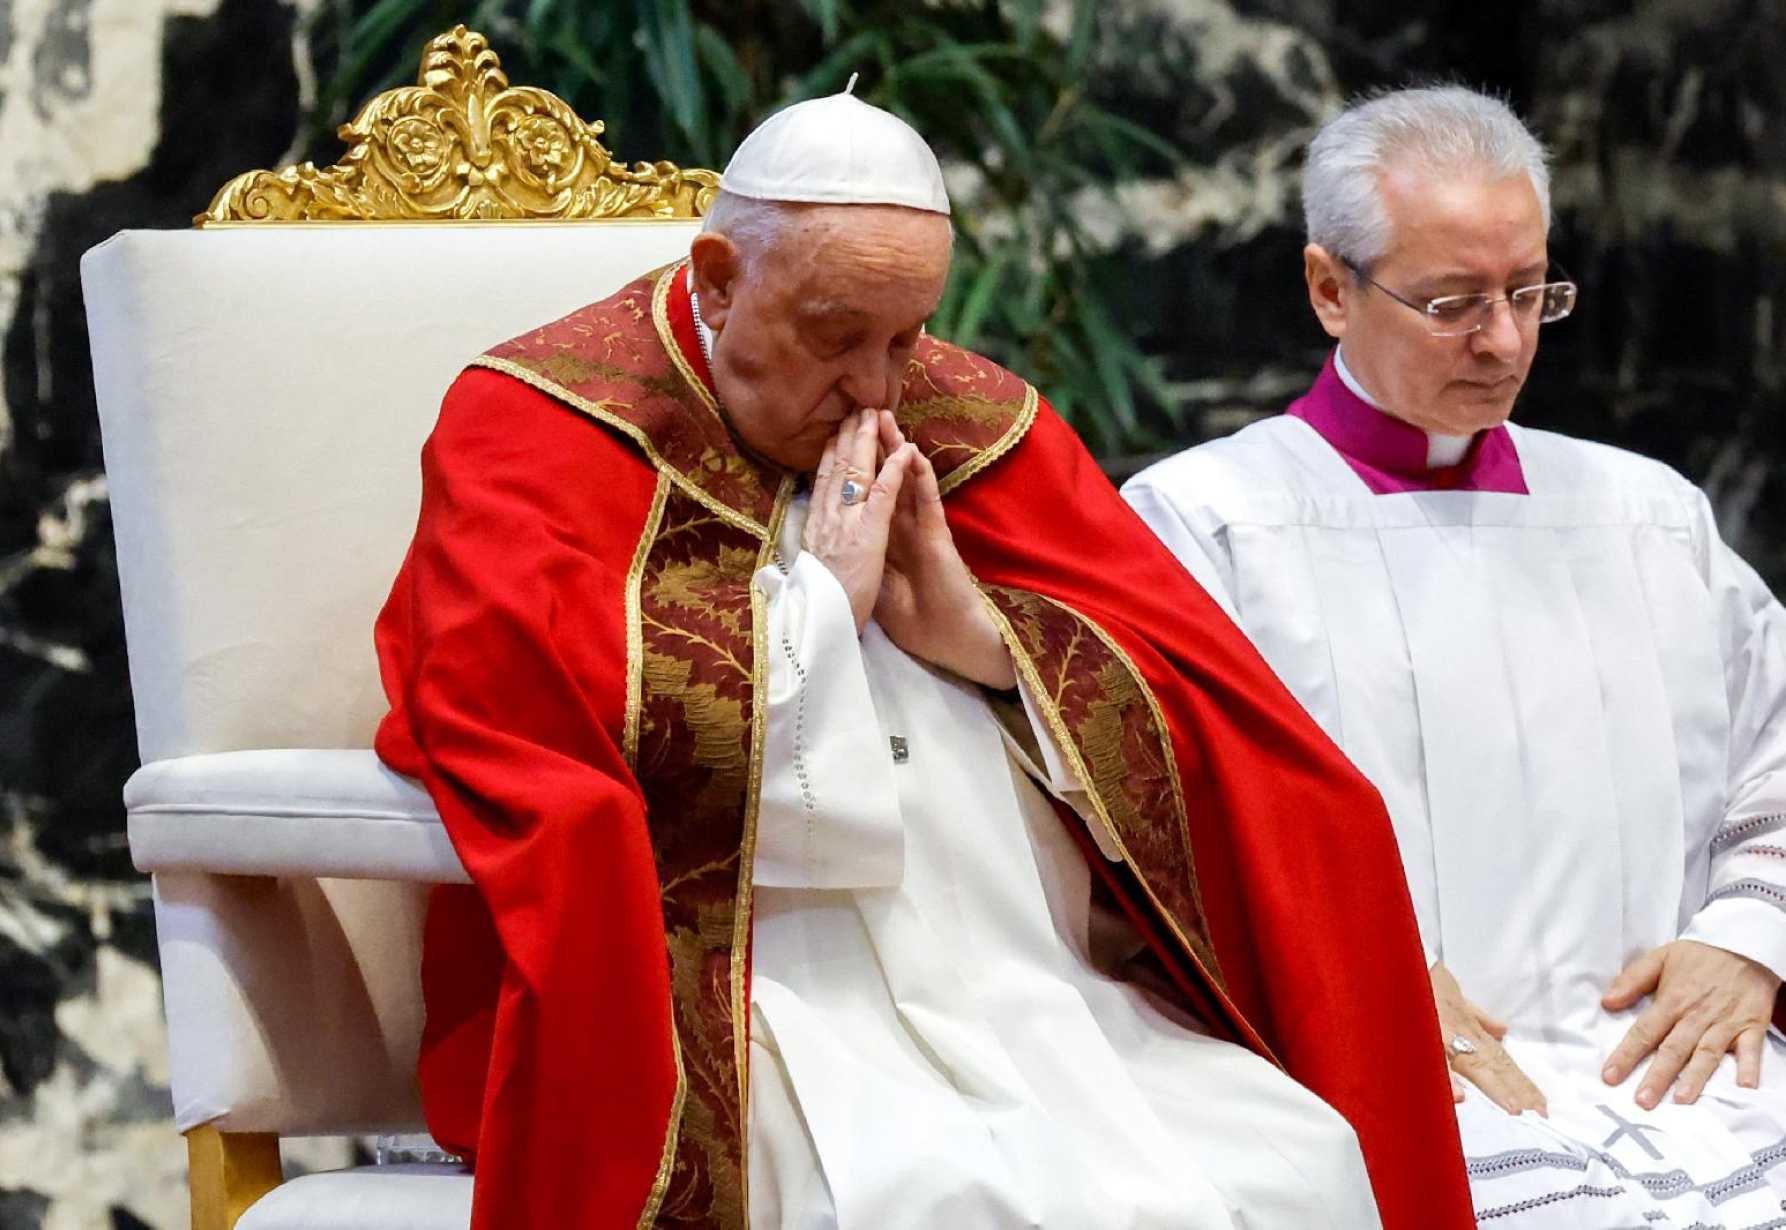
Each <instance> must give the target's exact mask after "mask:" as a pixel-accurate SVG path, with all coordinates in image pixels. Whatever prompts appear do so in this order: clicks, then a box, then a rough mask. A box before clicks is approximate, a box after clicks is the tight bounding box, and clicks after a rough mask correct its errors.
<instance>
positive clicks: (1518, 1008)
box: [1124, 416, 1786, 1230]
mask: <svg viewBox="0 0 1786 1230" xmlns="http://www.w3.org/2000/svg"><path fill="white" fill-rule="evenodd" d="M1509 432H1510V433H1511V436H1512V440H1513V443H1514V446H1515V448H1516V449H1517V451H1518V454H1519V458H1520V462H1521V464H1522V467H1523V470H1524V474H1525V480H1526V485H1527V487H1528V489H1529V491H1530V494H1527V495H1518V494H1506V493H1489V492H1463V491H1432V492H1413V493H1402V494H1392V495H1376V494H1373V493H1372V492H1371V491H1370V490H1369V489H1368V488H1367V487H1366V485H1365V484H1364V482H1363V481H1362V480H1361V479H1360V478H1359V477H1358V476H1357V475H1356V474H1355V473H1354V472H1353V470H1352V469H1351V467H1350V466H1349V465H1348V464H1347V462H1346V461H1345V459H1344V458H1343V457H1341V455H1340V454H1339V453H1338V452H1336V451H1335V450H1334V449H1333V448H1332V447H1330V446H1329V444H1328V443H1327V442H1326V441H1325V440H1323V439H1322V438H1321V436H1320V435H1319V434H1318V433H1317V432H1316V431H1315V430H1314V428H1312V427H1311V426H1309V425H1308V424H1307V423H1306V422H1304V421H1302V420H1301V419H1298V418H1293V417H1289V416H1280V417H1277V418H1273V419H1269V420H1266V421H1263V422H1260V423H1257V424H1254V425H1252V426H1250V427H1248V428H1246V429H1244V430H1242V431H1240V432H1238V433H1236V434H1235V435H1233V436H1231V437H1228V438H1226V439H1223V440H1218V441H1214V442H1211V443H1209V444H1205V445H1202V446H1200V447H1198V448H1194V449H1191V450H1189V451H1188V452H1186V453H1182V454H1180V455H1178V456H1176V457H1173V458H1171V459H1169V460H1167V461H1164V462H1161V463H1159V464H1158V465H1155V466H1153V467H1150V468H1149V469H1147V470H1146V471H1144V472H1142V473H1141V474H1140V475H1138V476H1136V478H1134V479H1133V480H1131V481H1130V482H1129V484H1128V485H1127V486H1126V487H1125V488H1124V495H1125V496H1126V497H1127V498H1128V499H1129V501H1130V503H1131V504H1133V505H1134V507H1135V508H1136V510H1137V511H1138V512H1139V513H1140V514H1141V516H1142V517H1143V519H1144V520H1146V521H1147V522H1148V524H1149V525H1150V526H1152V528H1153V529H1154V531H1155V532H1156V533H1158V534H1159V535H1160V537H1161V538H1162V539H1164V541H1165V542H1166V543H1167V545H1168V546H1170V547H1171V548H1172V550H1173V551H1174V552H1175V553H1176V554H1177V555H1178V557H1179V558H1180V559H1181V560H1182V561H1184V563H1185V564H1186V566H1187V567H1188V568H1189V569H1190V571H1191V572H1192V574H1193V575H1195V576H1196V578H1197V579H1198V580H1199V581H1200V582H1201V583H1202V584H1203V586H1204V587H1205V588H1206V589H1208V590H1209V592H1210V593H1211V594H1212V595H1214V596H1215V597H1216V598H1217V599H1218V600H1219V601H1220V602H1221V603H1222V605H1223V606H1224V607H1225V608H1226V609H1227V610H1228V612H1229V613H1230V614H1231V615H1232V616H1233V617H1234V618H1235V620H1236V622H1237V623H1238V624H1239V625H1240V626H1241V628H1243V629H1244V630H1245V631H1246V633H1247V634H1248V636H1249V637H1250V638H1251V639H1252V641H1253V643H1254V644H1255V645H1257V646H1258V647H1259V649H1260V651H1261V653H1262V654H1263V655H1264V657H1265V659H1266V660H1267V661H1268V662H1269V663H1270V664H1271V666H1272V667H1273V668H1274V669H1275V670H1276V671H1277V673H1278V675H1279V676H1280V677H1281V678H1282V679H1283V680H1284V682H1285V683H1286V684H1287V685H1288V686H1289V688H1290V689H1291V691H1292V692H1294V693H1295V694H1296V696H1297V697H1298V699H1300V700H1301V701H1302V703H1303V705H1304V706H1305V707H1306V708H1307V709H1308V711H1309V712H1310V714H1311V715H1313V717H1314V718H1315V719H1316V720H1317V721H1318V722H1319V723H1320V724H1321V726H1322V727H1323V728H1324V729H1325V730H1326V731H1327V733H1328V734H1329V735H1330V736H1332V738H1333V739H1334V740H1335V741H1336V742H1337V743H1338V744H1339V745H1340V746H1341V747H1342V748H1343V749H1344V750H1345V751H1346V753H1347V754H1348V755H1349V756H1350V757H1351V758H1352V760H1353V761H1354V763H1356V764H1357V765H1358V767H1359V768H1360V769H1362V770H1363V771H1364V772H1365V774H1366V775H1367V776H1368V777H1369V778H1370V779H1371V780H1372V781H1373V782H1374V783H1375V784H1376V786H1377V788H1378V789H1379V790H1380V791H1381V792H1382V794H1383V797H1384V801H1385V802H1386V803H1387V804H1388V808H1389V813H1390V817H1391V819H1392V821H1393V823H1394V825H1395V832H1396V837H1397V839H1398V841H1399V844H1400V847H1401V853H1402V859H1403V862H1404V864H1405V865H1406V870H1407V875H1408V882H1409V886H1410V888H1411V890H1412V894H1413V899H1414V906H1415V911H1416V914H1417V915H1418V918H1419V924H1420V931H1421V936H1422V939H1423V941H1424V943H1425V945H1426V948H1427V957H1428V960H1429V961H1432V960H1439V959H1442V960H1443V961H1444V962H1445V964H1446V966H1447V967H1448V968H1449V969H1450V970H1451V971H1452V972H1453V973H1454V974H1456V976H1457V979H1458V982H1459V983H1460V985H1461V986H1462V987H1463V990H1464V993H1465V994H1466V995H1468V996H1469V997H1470V998H1471V999H1473V1000H1474V1001H1475V1002H1476V1003H1477V1004H1479V1005H1481V1006H1482V1007H1483V1008H1484V1009H1485V1010H1486V1011H1488V1012H1489V1013H1491V1014H1492V1015H1494V1016H1497V1017H1499V1018H1501V1019H1503V1020H1505V1021H1508V1022H1510V1023H1511V1026H1512V1032H1511V1033H1510V1035H1509V1037H1508V1041H1507V1047H1508V1050H1509V1051H1510V1052H1511V1054H1512V1056H1513V1058H1514V1059H1515V1060H1516V1061H1517V1062H1518V1063H1519V1064H1520V1065H1521V1066H1522V1067H1523V1068H1524V1069H1525V1070H1526V1072H1527V1073H1528V1074H1529V1075H1531V1077H1532V1078H1533V1079H1534V1080H1535V1081H1536V1082H1537V1084H1538V1085H1539V1087H1540V1088H1541V1089H1543V1091H1544V1092H1545V1094H1546V1095H1547V1098H1548V1101H1549V1106H1550V1118H1549V1120H1548V1121H1546V1120H1543V1119H1540V1118H1538V1117H1537V1116H1536V1115H1535V1114H1532V1113H1528V1114H1527V1115H1525V1116H1522V1117H1520V1118H1517V1119H1516V1118H1513V1117H1511V1116H1509V1115H1507V1114H1505V1113H1503V1112H1502V1111H1500V1110H1499V1109H1498V1108H1496V1107H1495V1106H1494V1105H1493V1104H1492V1103H1490V1102H1488V1101H1487V1099H1486V1098H1484V1097H1483V1096H1482V1095H1481V1094H1480V1093H1479V1092H1477V1091H1475V1090H1474V1089H1472V1090H1470V1091H1469V1094H1468V1097H1467V1098H1466V1101H1465V1103H1464V1105H1463V1106H1462V1107H1461V1108H1460V1115H1459V1118H1460V1122H1461V1125H1462V1128H1463V1135H1464V1146H1465V1152H1466V1154H1467V1155H1468V1156H1469V1160H1470V1171H1471V1184H1472V1189H1473V1193H1474V1196H1475V1201H1476V1207H1477V1213H1478V1217H1479V1219H1480V1221H1481V1224H1482V1225H1484V1226H1492V1227H1518V1226H1532V1227H1540V1226H1542V1227H1577V1226H1583V1227H1602V1226H1605V1227H1614V1226H1616V1227H1628V1226H1675V1227H1686V1226H1722V1227H1728V1228H1729V1230H1738V1227H1761V1226H1768V1227H1774V1226H1786V1218H1783V1217H1782V1204H1781V1201H1782V1198H1783V1197H1786V1164H1783V1163H1786V1044H1783V1043H1782V1040H1781V1039H1780V1037H1779V1036H1778V1035H1777V1034H1770V1036H1769V1040H1768V1043H1767V1050H1766V1055H1765V1058H1764V1064H1763V1082H1762V1088H1761V1089H1760V1090H1758V1091H1755V1090H1746V1089H1740V1088H1738V1087H1737V1086H1736V1084H1735V1060H1734V1057H1729V1056H1727V1057H1726V1058H1725V1060H1724V1063H1723V1065H1722V1067H1721V1068H1720V1069H1719V1071H1718V1073H1717V1075H1716V1076H1715V1077H1714V1078H1713V1080H1712V1081H1711V1083H1710V1084H1709V1086H1708V1087H1707V1090H1706V1093H1705V1095H1704V1096H1703V1097H1702V1098H1701V1099H1700V1101H1699V1103H1698V1105H1695V1106H1679V1105H1675V1104H1674V1103H1672V1102H1671V1101H1665V1102H1664V1103H1663V1104H1662V1105H1661V1106H1659V1107H1658V1108H1657V1109H1655V1110H1654V1111H1644V1110H1642V1109H1641V1108H1640V1107H1638V1106H1637V1104H1636V1102H1635V1101H1634V1100H1633V1094H1634V1093H1635V1091H1636V1088H1637V1082H1638V1079H1639V1076H1640V1075H1641V1072H1642V1070H1643V1069H1642V1068H1640V1069H1639V1071H1638V1074H1637V1075H1634V1076H1632V1077H1631V1078H1630V1079H1628V1080H1627V1081H1626V1082H1625V1083H1624V1085H1622V1086H1621V1087H1620V1088H1617V1089H1613V1088H1609V1087H1607V1086H1606V1085H1605V1084H1604V1083H1603V1082H1602V1081H1601V1079H1600V1077H1599V1072H1600V1068H1601V1066H1602V1064H1603V1063H1604V1060H1605V1058H1606V1056H1607V1054H1608V1053H1609V1052H1610V1051H1611V1050H1612V1048H1613V1047H1614V1046H1615V1045H1616V1044H1617V1043H1618V1041H1619V1039H1620V1038H1621V1037H1622V1036H1623V1035H1624V1032H1625V1030H1626V1029H1627V1028H1628V1027H1629V1025H1630V1023H1631V1021H1632V1020H1633V1019H1634V1018H1635V1016H1636V1013H1637V1010H1632V1011H1629V1012H1622V1013H1607V1012H1605V1011H1603V1010H1602V1009H1601V1008H1600V997H1601V995H1602V994H1603V993H1604V992H1605V990H1606V988H1607V986H1608V985H1609V984H1610V982H1611V981H1612V979H1613V977H1614V976H1615V975H1616V974H1617V973H1618V972H1619V970H1620V969H1621V968H1623V967H1624V965H1625V964H1626V963H1628V962H1629V961H1631V960H1632V959H1634V958H1635V957H1637V956H1639V955H1641V954H1642V953H1644V952H1645V951H1647V950H1649V949H1651V948H1654V947H1656V946H1658V945H1660V944H1663V943H1666V942H1668V941H1670V940H1673V939H1675V938H1677V937H1681V936H1685V937H1687V938H1690V939H1696V940H1701V941H1703V942H1705V943H1709V944H1714V945H1718V946H1720V947H1723V948H1726V949H1728V950H1730V951H1733V952H1738V953H1741V954H1743V955H1745V956H1748V957H1751V958H1753V959H1755V960H1757V961H1759V962H1761V963H1762V964H1763V965H1766V966H1767V967H1768V968H1770V969H1771V970H1773V971H1774V972H1775V973H1782V972H1786V912H1783V907H1786V833H1783V830H1786V611H1783V610H1782V608H1781V606H1780V604H1779V603H1777V602H1776V601H1774V599H1773V597H1772V596H1771V595H1770V594H1769V593H1768V591H1767V589H1766V587H1765V586H1764V585H1763V584H1762V582H1761V581H1760V579H1759V578H1757V577H1756V575H1755V574H1754V572H1752V571H1751V570H1750V569H1749V568H1748V567H1747V566H1746V565H1745V564H1744V563H1743V562H1742V561H1741V560H1740V559H1738V558H1737V556H1736V555H1735V554H1734V553H1733V552H1732V551H1730V550H1729V548H1728V547H1727V546H1726V545H1725V544H1724V543H1723V542H1722V541H1721V540H1720V538H1719V536H1718V533H1717V527H1716V525H1715V523H1714V521H1713V517H1712V513H1711V509H1710V507H1709V505H1708V504H1707V502H1706V500H1705V498H1704V496H1703V495H1701V494H1700V492H1699V491H1698V490H1697V489H1695V488H1694V487H1693V486H1691V485H1690V484H1689V483H1687V482H1686V481H1685V480H1684V479H1682V478H1681V477H1680V476H1679V475H1677V474H1675V473H1674V472H1673V471H1672V470H1669V469H1668V468H1667V467H1665V466H1662V465H1660V464H1658V463H1656V462H1653V461H1649V460H1647V459H1644V458H1641V457H1638V456H1636V455H1634V454H1630V453H1626V452H1623V451H1620V450H1617V449H1612V448H1608V447H1605V446H1602V445H1597V444H1591V443H1587V442H1584V441H1579V440H1573V439H1569V438H1567V437H1563V436H1558V435H1555V434H1552V433H1548V432H1542V431H1530V430H1523V429H1520V428H1518V427H1515V426H1510V427H1509ZM1646 1002H1647V1001H1646ZM1641 1007H1642V1005H1640V1006H1639V1008H1641Z"/></svg>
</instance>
